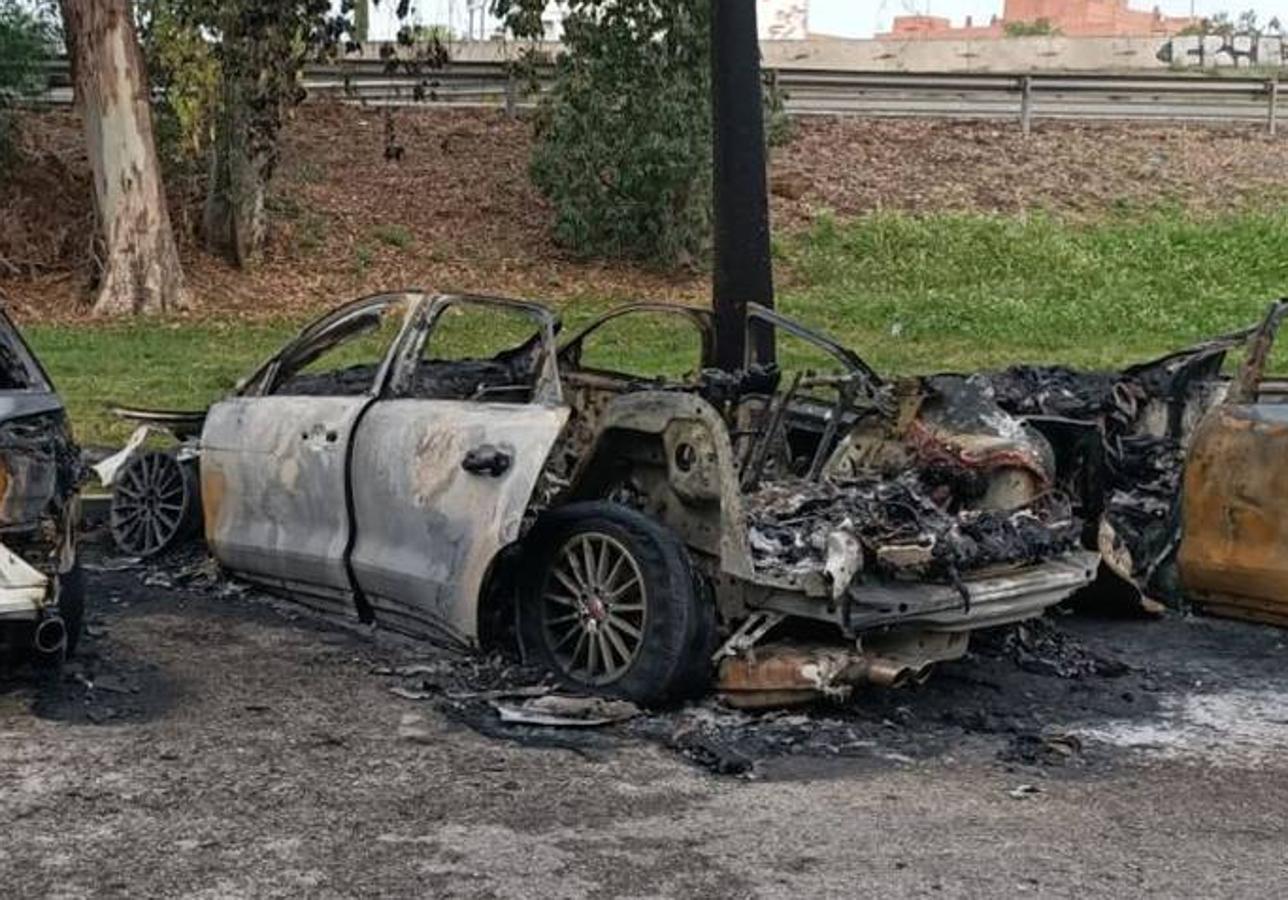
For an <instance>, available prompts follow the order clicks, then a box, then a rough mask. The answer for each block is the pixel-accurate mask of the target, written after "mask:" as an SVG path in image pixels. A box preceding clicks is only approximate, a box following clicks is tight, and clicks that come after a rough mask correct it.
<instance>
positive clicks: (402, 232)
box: [371, 225, 416, 250]
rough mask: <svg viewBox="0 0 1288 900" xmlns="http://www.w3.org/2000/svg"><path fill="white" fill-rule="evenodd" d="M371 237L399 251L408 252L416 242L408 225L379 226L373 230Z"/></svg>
mask: <svg viewBox="0 0 1288 900" xmlns="http://www.w3.org/2000/svg"><path fill="white" fill-rule="evenodd" d="M371 235H372V237H374V238H375V239H376V240H378V241H380V243H382V244H388V245H389V246H390V247H397V248H398V249H399V250H406V249H407V248H408V247H410V246H411V245H412V244H413V243H415V240H416V239H415V238H414V237H412V233H411V231H410V230H408V228H407V226H406V225H377V226H376V227H375V228H373V229H371Z"/></svg>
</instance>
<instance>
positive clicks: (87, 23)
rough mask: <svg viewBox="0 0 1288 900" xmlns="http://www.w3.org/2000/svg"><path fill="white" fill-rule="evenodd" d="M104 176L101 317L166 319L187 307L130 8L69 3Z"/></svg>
mask: <svg viewBox="0 0 1288 900" xmlns="http://www.w3.org/2000/svg"><path fill="white" fill-rule="evenodd" d="M60 6H61V8H62V13H63V24H64V26H65V31H66V35H67V48H68V52H69V54H70V56H71V60H72V80H73V84H74V85H75V90H76V103H77V106H78V108H79V110H80V114H81V118H82V119H83V121H84V123H85V139H86V144H87V147H88V150H89V161H90V167H91V169H92V170H93V174H94V201H95V208H96V210H97V212H98V221H99V229H100V232H101V234H102V237H103V245H104V250H105V252H104V259H103V278H102V282H101V283H100V285H99V289H98V297H97V298H96V299H95V301H94V312H96V313H103V314H120V313H140V312H162V311H165V310H170V309H174V308H176V307H179V306H183V305H184V304H185V302H186V299H187V292H186V290H185V288H184V282H183V269H182V268H181V267H180V265H179V253H178V250H177V249H176V247H175V243H174V233H173V231H172V230H171V228H170V212H169V210H168V209H167V208H166V202H165V191H164V189H163V186H162V182H161V169H160V165H159V163H158V161H157V152H156V144H155V142H154V139H153V134H152V110H151V105H150V97H149V88H148V80H147V76H146V73H145V72H144V67H143V54H142V51H141V50H140V49H139V42H138V37H137V36H136V35H135V33H134V20H133V18H132V17H131V12H130V5H129V2H128V0H60Z"/></svg>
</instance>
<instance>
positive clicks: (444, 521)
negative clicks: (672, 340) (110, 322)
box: [200, 292, 1095, 705]
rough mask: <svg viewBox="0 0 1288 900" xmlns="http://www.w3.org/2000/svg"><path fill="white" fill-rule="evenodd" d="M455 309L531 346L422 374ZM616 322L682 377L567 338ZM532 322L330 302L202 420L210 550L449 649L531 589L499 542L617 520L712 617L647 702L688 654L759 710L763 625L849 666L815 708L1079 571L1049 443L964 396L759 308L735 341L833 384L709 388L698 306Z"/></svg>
mask: <svg viewBox="0 0 1288 900" xmlns="http://www.w3.org/2000/svg"><path fill="white" fill-rule="evenodd" d="M470 308H474V309H482V310H485V311H495V312H496V313H497V314H500V313H502V312H505V313H517V314H519V315H521V316H524V317H526V318H527V321H528V322H529V323H530V324H529V327H530V334H531V336H530V337H528V338H527V339H526V340H524V341H522V342H521V343H518V344H516V345H514V346H508V347H504V348H502V349H501V350H500V351H499V352H496V351H495V350H492V351H489V353H488V355H486V356H479V355H477V354H474V355H471V356H467V357H465V358H453V359H450V360H448V359H439V358H435V357H430V356H426V352H427V351H426V348H427V347H429V346H430V341H429V338H430V336H431V335H432V334H433V333H434V330H435V329H436V328H437V327H438V324H439V323H440V322H445V321H448V318H447V317H450V316H451V315H453V314H454V311H457V310H467V309H470ZM632 315H660V316H667V317H672V318H674V319H675V320H676V321H679V322H682V323H686V327H688V328H690V329H691V330H692V333H693V334H695V335H696V337H697V345H698V351H697V357H696V358H695V359H694V360H693V371H692V372H690V373H689V374H688V375H686V376H684V377H678V378H677V377H666V376H661V375H650V374H642V373H626V372H617V371H607V370H601V369H595V368H592V367H590V366H587V365H586V364H585V362H584V357H583V349H584V345H585V344H586V342H587V341H589V340H594V338H595V336H596V333H597V331H598V329H600V328H602V327H604V325H605V324H607V323H609V322H611V321H614V320H617V319H621V318H623V317H627V316H632ZM558 327H559V324H558V320H557V319H556V318H555V316H554V315H553V313H551V312H550V311H549V310H548V309H546V308H545V307H542V306H541V305H539V304H535V303H530V302H526V301H519V300H507V299H501V298H491V297H477V296H459V295H429V294H423V293H419V292H401V293H395V294H387V295H380V296H375V297H370V298H365V299H363V300H359V301H355V302H354V303H351V304H348V305H346V306H344V307H341V308H340V309H338V310H336V311H335V312H334V313H332V314H330V315H328V316H326V317H324V318H323V319H321V320H319V321H318V322H317V323H315V324H313V325H311V326H309V327H307V328H306V329H304V330H303V331H302V332H301V334H300V335H299V337H298V338H297V339H296V340H295V341H293V342H292V343H291V344H289V345H288V346H287V347H286V348H284V349H283V351H282V352H281V353H279V354H278V355H277V356H275V357H274V358H272V359H271V360H269V361H268V362H267V363H266V364H265V365H264V366H262V367H261V368H260V369H259V370H258V371H257V372H256V373H255V374H253V375H252V376H251V377H250V378H248V379H247V380H246V381H245V382H244V384H243V386H242V387H241V388H240V389H239V390H238V392H237V393H236V394H235V395H234V396H232V397H229V398H227V399H226V400H223V401H221V402H219V403H216V404H215V405H214V406H213V407H211V409H210V410H209V412H208V413H207V415H206V416H205V419H204V423H203V428H202V436H201V444H200V466H201V489H202V498H203V507H204V510H203V511H204V519H205V532H206V537H207V540H208V542H209V544H210V546H211V549H212V550H213V552H214V554H215V555H216V557H217V558H218V559H219V560H220V561H221V562H222V563H223V564H224V565H225V566H226V567H228V568H229V569H231V570H232V571H234V572H236V573H238V574H241V575H243V576H245V577H247V578H249V579H251V580H254V581H257V582H260V583H262V584H265V585H268V586H271V587H277V588H281V589H284V590H287V591H289V592H291V593H292V594H293V595H295V596H297V597H301V598H302V599H305V601H306V602H307V603H309V604H310V605H312V606H314V607H316V608H319V609H322V610H325V611H328V612H331V613H335V614H339V615H343V616H346V617H350V618H356V619H358V620H361V621H365V622H372V623H376V624H378V625H380V626H381V627H385V628H389V629H391V630H395V631H399V632H403V633H406V634H410V635H413V636H418V637H426V638H431V639H435V640H439V641H445V642H449V643H455V644H461V645H465V646H476V645H478V643H479V642H480V639H481V637H482V635H483V633H484V631H485V622H486V621H487V620H488V618H489V614H490V613H489V610H490V608H491V606H492V604H493V603H494V602H497V601H498V600H503V594H504V591H500V592H498V590H497V589H498V587H499V586H504V585H505V584H507V583H508V584H510V585H512V586H515V585H517V587H518V588H519V590H520V591H522V590H523V589H524V588H525V585H526V586H529V587H530V586H531V584H532V583H533V582H534V580H538V581H539V580H540V579H539V578H538V579H534V578H533V576H532V574H531V572H530V571H528V572H525V571H523V570H519V571H517V572H516V571H515V570H514V569H513V566H515V565H518V566H522V565H524V564H532V563H540V562H541V560H539V559H536V560H534V559H533V558H532V554H531V553H527V552H524V550H523V548H524V545H525V542H526V538H527V537H528V536H529V534H530V532H536V531H540V530H541V529H540V525H541V523H542V521H543V520H545V519H547V518H548V517H550V516H551V515H552V514H560V513H567V512H568V511H574V512H575V511H577V510H582V509H585V508H587V506H588V505H589V506H595V504H599V506H597V507H595V508H596V509H600V508H602V507H604V506H609V507H612V508H625V509H628V510H630V511H631V513H630V515H635V516H643V517H645V518H646V519H647V522H648V524H647V525H645V523H644V522H643V520H632V521H637V525H634V526H630V527H632V528H636V529H637V530H638V529H646V530H652V529H661V530H662V532H664V533H665V534H666V535H670V536H671V537H667V538H665V540H667V541H669V540H676V541H678V542H679V546H681V547H682V549H681V550H680V551H679V552H678V554H676V555H672V556H670V557H668V558H669V559H672V560H673V563H672V564H673V565H675V566H680V567H685V568H687V567H691V568H692V570H693V573H694V575H696V576H697V578H698V580H699V581H700V582H701V584H702V585H703V588H702V590H701V591H700V592H699V593H698V594H697V595H695V600H694V602H695V603H701V604H704V605H705V604H710V605H711V607H712V608H713V609H714V610H715V613H716V616H715V620H716V621H718V623H719V633H718V635H717V634H715V633H708V632H706V631H704V626H702V625H701V624H700V623H696V624H694V625H693V628H694V629H696V630H694V631H693V633H691V634H690V635H689V637H687V638H685V642H686V645H687V646H686V649H685V650H684V652H685V653H686V654H689V655H690V656H693V657H694V658H693V659H692V660H690V662H692V663H693V665H691V666H687V667H686V668H685V672H686V673H691V675H687V674H686V675H683V676H682V675H681V674H676V673H679V672H680V670H679V669H675V670H673V674H672V675H669V676H667V677H668V678H669V679H670V681H669V682H668V683H667V685H666V687H667V690H668V691H669V690H674V689H678V688H680V687H682V685H681V684H680V682H682V681H683V680H684V678H690V680H691V681H692V682H694V683H697V682H700V681H702V680H703V679H704V676H703V675H702V674H701V672H702V671H703V670H706V671H707V672H709V671H710V669H711V667H712V661H713V659H712V657H711V655H710V654H711V651H712V650H715V649H717V648H716V647H714V646H711V643H712V642H713V640H714V641H715V643H716V644H717V646H718V647H719V649H718V652H717V653H716V657H715V659H714V661H716V662H719V663H720V668H721V669H722V671H725V672H728V671H730V670H731V669H735V668H738V665H735V664H734V663H730V662H728V661H729V660H735V661H740V662H741V669H740V670H739V671H740V672H741V674H742V676H744V677H743V678H742V679H741V681H740V688H739V690H738V691H737V692H736V693H739V694H740V695H742V698H743V699H744V700H749V702H747V703H745V704H744V705H754V704H755V703H756V702H757V701H756V700H755V699H754V696H755V695H756V694H763V695H765V696H778V694H776V693H775V690H774V689H773V685H772V684H768V683H765V682H763V681H761V682H758V681H757V679H758V678H759V677H760V676H761V675H763V671H762V670H760V669H759V668H758V667H757V666H751V667H750V668H749V667H748V666H747V665H746V664H745V663H746V661H747V660H748V659H749V658H750V657H749V656H748V653H749V652H751V651H754V650H755V645H756V644H757V643H758V642H759V641H760V640H761V639H762V638H764V637H765V635H766V634H767V633H768V632H769V631H770V630H772V629H774V628H775V627H776V626H777V625H779V624H780V623H783V622H785V621H787V620H793V619H794V620H806V621H808V622H812V623H814V626H813V627H816V628H817V627H819V626H820V625H821V626H823V627H824V629H825V630H826V629H827V628H830V629H831V630H830V633H831V634H832V635H833V637H832V641H833V642H834V645H835V646H840V647H842V648H843V653H842V655H843V656H845V657H846V658H847V659H850V658H851V657H852V659H850V662H851V663H852V664H847V665H842V666H840V667H839V668H836V670H835V673H836V674H835V679H836V683H835V684H829V685H826V686H822V685H820V686H818V687H817V691H821V692H824V693H826V692H827V691H829V690H835V691H837V692H843V691H844V690H846V689H848V688H849V687H850V686H852V685H853V684H855V683H860V682H865V681H866V682H877V683H883V684H890V683H898V682H900V681H901V680H903V679H904V678H906V677H909V676H911V675H914V674H918V675H919V674H924V673H925V672H927V671H928V668H929V666H931V665H933V664H934V663H935V662H938V661H941V660H945V659H952V658H956V657H958V656H960V655H961V654H962V653H964V652H965V649H966V637H967V635H968V633H969V632H970V631H972V630H974V629H977V628H980V627H986V626H992V625H997V624H1003V623H1007V622H1014V621H1019V620H1022V619H1025V618H1028V617H1031V616H1034V615H1038V614H1040V613H1041V612H1042V611H1043V610H1044V609H1046V608H1047V607H1049V606H1051V605H1052V604H1054V603H1057V602H1059V601H1060V600H1061V599H1063V598H1064V597H1066V596H1067V595H1068V594H1070V593H1071V592H1073V591H1074V590H1076V589H1077V588H1079V587H1081V586H1082V585H1084V584H1085V583H1086V582H1087V581H1088V580H1089V578H1090V577H1091V574H1092V573H1093V571H1094V566H1095V556H1094V555H1093V554H1088V553H1085V552H1083V551H1081V550H1080V549H1079V548H1078V547H1077V546H1076V538H1075V539H1070V537H1069V534H1068V532H1069V529H1070V526H1071V521H1070V519H1069V516H1068V513H1067V510H1063V509H1061V508H1060V507H1059V504H1056V503H1052V502H1049V498H1047V497H1046V494H1047V490H1046V488H1047V486H1048V485H1049V483H1050V481H1051V478H1052V477H1053V473H1052V471H1051V466H1050V460H1051V450H1050V447H1049V446H1048V445H1047V443H1046V441H1045V439H1044V438H1042V437H1041V435H1039V434H1037V433H1036V432H1032V431H1031V430H1029V429H1026V428H1024V427H1023V425H1022V424H1021V423H1019V422H1017V421H1016V420H1014V419H1013V418H1012V417H1010V416H1008V415H1006V414H1005V413H1004V412H1003V411H1002V410H1000V409H999V408H997V406H996V405H995V404H992V403H991V401H989V400H988V398H987V397H986V396H984V395H983V393H982V392H981V391H980V390H979V389H978V385H969V386H966V387H965V388H961V389H957V388H955V387H953V386H949V387H947V388H944V387H943V386H936V385H935V384H934V383H933V382H930V381H927V380H923V379H908V380H900V381H898V382H890V383H887V382H886V381H885V380H883V379H882V378H880V377H879V376H878V375H877V373H875V372H874V371H872V369H871V368H869V367H868V366H866V365H865V364H864V363H863V362H862V360H861V359H859V358H858V357H857V356H856V355H855V354H854V353H853V352H852V351H850V350H848V349H846V348H844V347H841V346H840V345H838V344H836V342H834V341H831V340H830V339H829V338H827V337H826V336H824V335H820V334H818V333H816V332H814V331H812V330H810V329H808V328H806V327H804V326H802V325H800V324H799V323H795V322H793V321H791V320H790V319H786V318H784V317H781V316H778V315H777V314H775V313H773V312H772V311H769V310H763V309H760V308H752V310H751V327H755V328H775V329H778V330H780V331H783V332H786V333H788V334H792V335H795V336H798V337H801V338H802V339H804V340H806V341H807V342H809V343H811V344H813V345H814V346H816V347H818V348H821V349H822V350H823V351H824V352H825V353H826V354H827V355H828V356H829V357H830V358H831V360H832V361H833V364H832V366H831V368H833V369H834V370H835V371H834V372H831V373H826V374H808V375H807V373H804V372H798V373H795V375H794V377H793V379H792V381H791V382H790V384H788V383H785V379H784V378H783V376H782V374H781V373H780V372H778V371H777V370H776V368H774V367H772V366H762V365H759V364H756V363H755V362H753V361H750V360H749V361H748V363H747V365H746V366H745V367H744V369H743V370H741V371H739V372H735V373H729V372H721V371H718V370H714V369H713V368H712V362H713V360H712V340H711V333H712V327H711V321H710V315H709V313H706V312H705V311H701V310H691V309H685V308H680V307H659V306H656V305H641V306H633V307H626V308H622V309H619V310H614V311H612V312H610V313H608V314H607V315H605V316H603V317H601V318H600V319H599V320H597V321H596V322H592V323H591V324H590V325H588V326H587V327H586V328H585V329H583V330H582V331H581V332H579V333H578V334H577V335H574V336H573V337H572V338H570V339H568V340H566V341H564V342H562V343H561V344H557V343H556V341H555V335H556V333H557V331H558ZM373 329H376V330H382V333H384V332H385V331H387V332H388V333H389V334H390V341H389V344H388V345H387V349H386V350H383V351H381V352H380V353H379V355H376V356H372V357H371V358H370V359H369V360H367V361H366V362H363V363H362V364H360V365H356V366H354V365H348V366H346V367H344V368H341V369H336V370H328V371H325V372H318V371H317V369H316V366H315V365H314V364H315V363H316V362H318V361H319V360H323V359H324V358H325V357H326V356H327V354H329V353H331V352H332V351H336V352H337V353H341V354H343V352H344V351H343V348H344V347H345V346H348V345H347V344H346V342H349V341H354V340H358V339H359V338H358V337H357V336H360V335H363V334H366V333H368V332H372V330H373ZM750 343H752V342H749V344H750ZM967 399H969V401H970V403H969V404H967V403H966V400H967ZM968 405H969V408H967V406H968ZM999 480H1000V481H1001V482H1002V486H1001V488H1000V489H999V488H998V487H997V483H998V482H999ZM799 504H804V506H805V507H807V510H806V512H807V514H806V515H804V517H803V518H802V515H801V512H802V510H801V509H799V508H796V509H793V508H792V507H796V506H798V505H799ZM780 513H784V514H782V515H780ZM554 518H555V519H558V518H559V515H554ZM618 533H619V534H620V532H618ZM623 539H625V538H623ZM775 548H777V549H775ZM521 607H522V604H521ZM592 612H594V610H593V609H592ZM587 615H590V613H587ZM595 615H600V616H602V611H599V612H596V613H595ZM717 639H718V640H717ZM721 643H722V646H720V644H721ZM578 646H580V644H579V645H578ZM757 658H758V659H760V660H763V659H764V658H765V655H764V653H763V652H762V653H761V654H760V656H759V657H757ZM601 661H602V660H601ZM571 665H572V669H570V670H569V671H562V672H561V674H563V675H564V676H565V677H569V678H571V679H572V680H574V681H579V680H581V681H588V682H589V683H593V684H594V685H595V686H597V687H600V688H608V689H611V687H612V683H611V680H609V681H605V680H604V679H603V678H598V679H595V680H593V681H592V680H591V679H589V678H583V677H582V675H585V674H586V673H587V672H590V670H591V669H593V668H594V666H595V657H594V656H593V655H591V656H588V657H582V658H580V659H577V658H575V654H574V659H573V661H572V663H571ZM632 665H633V664H632ZM627 670H628V671H627V672H626V675H625V676H624V677H629V676H630V670H631V666H628V667H627ZM578 672H581V673H582V675H579V674H578ZM590 674H595V673H593V672H590ZM601 674H602V673H601ZM659 690H660V689H659ZM731 693H734V692H733V691H731ZM747 695H752V696H751V698H748V697H747ZM634 696H635V697H636V698H637V699H644V700H653V699H658V696H659V691H654V690H651V689H642V688H641V689H639V690H638V691H637V693H636V694H635V695H634Z"/></svg>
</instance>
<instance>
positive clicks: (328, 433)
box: [300, 423, 340, 444]
mask: <svg viewBox="0 0 1288 900" xmlns="http://www.w3.org/2000/svg"><path fill="white" fill-rule="evenodd" d="M309 438H322V439H323V440H325V441H326V442H327V443H328V444H334V443H335V442H336V441H338V440H339V439H340V432H339V431H337V430H336V429H334V428H329V427H327V426H326V425H323V424H321V423H318V424H317V425H314V426H313V427H311V428H309V429H306V430H305V431H301V432H300V440H302V441H307V440H308V439H309Z"/></svg>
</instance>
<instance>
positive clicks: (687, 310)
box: [559, 302, 716, 375]
mask: <svg viewBox="0 0 1288 900" xmlns="http://www.w3.org/2000/svg"><path fill="white" fill-rule="evenodd" d="M635 313H662V314H664V315H674V316H677V317H680V318H684V319H688V320H689V321H690V322H692V323H693V325H694V326H695V328H696V329H697V331H698V336H699V338H700V339H701V341H702V358H701V359H700V360H699V361H698V362H699V368H700V369H708V368H712V367H714V366H715V358H716V342H715V325H714V315H713V314H712V312H711V310H709V309H702V308H700V307H696V306H687V305H685V304H681V303H656V302H638V303H627V304H625V305H622V306H615V307H613V308H612V309H610V310H608V311H607V312H605V313H601V314H600V315H598V316H596V317H595V318H593V319H591V320H590V321H589V322H588V323H586V324H585V325H583V326H582V327H581V328H579V329H578V330H577V331H576V332H575V333H574V334H573V335H572V336H571V337H569V338H567V339H566V340H564V341H563V342H562V343H561V344H560V345H559V361H560V362H561V363H564V364H567V365H571V366H573V367H574V368H578V369H580V368H582V366H581V354H582V350H583V348H584V346H585V342H586V339H587V338H589V337H590V336H591V335H593V334H594V333H595V332H596V331H598V330H599V329H600V328H602V327H603V326H604V325H607V324H608V323H609V322H612V321H614V320H615V319H620V318H622V317H623V316H628V315H632V314H635ZM587 371H599V370H593V369H591V370H587ZM607 374H613V375H628V374H630V373H627V372H611V373H607Z"/></svg>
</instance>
